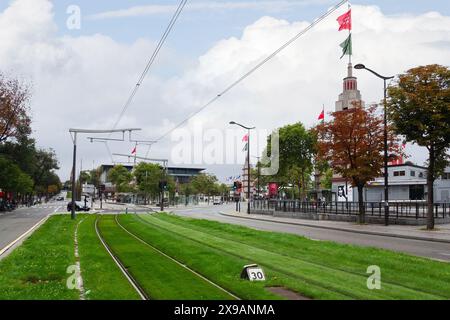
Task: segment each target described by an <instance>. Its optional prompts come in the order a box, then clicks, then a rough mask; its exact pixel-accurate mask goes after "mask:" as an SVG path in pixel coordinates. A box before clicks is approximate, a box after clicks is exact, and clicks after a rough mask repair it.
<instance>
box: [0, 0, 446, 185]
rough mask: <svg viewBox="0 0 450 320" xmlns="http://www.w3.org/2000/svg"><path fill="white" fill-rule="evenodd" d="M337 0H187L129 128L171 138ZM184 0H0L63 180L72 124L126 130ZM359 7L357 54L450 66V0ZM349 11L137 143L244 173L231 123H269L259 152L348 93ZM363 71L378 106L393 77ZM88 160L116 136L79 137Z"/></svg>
mask: <svg viewBox="0 0 450 320" xmlns="http://www.w3.org/2000/svg"><path fill="white" fill-rule="evenodd" d="M337 2H338V1H328V0H298V1H288V0H286V1H285V0H279V1H264V0H259V1H251V0H248V1H246V0H241V1H232V0H228V1H219V0H216V1H206V0H204V1H201V0H200V1H194V0H191V1H188V5H187V7H186V8H185V10H184V11H183V13H182V14H181V16H180V19H179V21H178V22H177V24H176V25H175V27H174V29H173V31H172V33H171V34H170V36H169V38H168V40H167V42H166V44H165V46H164V47H163V49H162V50H161V52H160V54H159V56H158V58H157V59H156V61H155V63H154V65H153V66H152V68H151V70H150V72H149V73H148V75H147V76H146V78H145V80H144V82H143V84H142V85H141V87H140V90H139V92H138V94H137V96H136V98H135V100H134V101H133V103H132V104H131V105H130V107H129V109H128V110H127V111H126V113H125V115H124V117H123V118H122V119H121V121H120V123H119V127H120V128H126V127H130V128H131V127H132V128H142V131H141V132H140V133H139V136H135V137H134V138H133V139H142V140H153V139H156V138H158V137H160V136H161V135H162V134H164V133H166V132H167V131H168V130H170V129H171V128H173V127H174V126H175V125H177V124H178V123H179V122H180V121H182V120H184V119H186V117H187V116H188V115H190V114H192V113H193V112H195V111H196V110H198V109H199V108H200V107H201V106H203V105H204V104H205V103H206V102H208V101H209V100H211V99H212V98H214V97H216V96H217V94H218V93H220V92H221V91H222V90H224V89H225V88H226V87H227V86H228V85H230V84H231V83H233V82H234V81H235V80H236V79H238V78H239V77H240V76H242V75H243V74H245V73H246V72H247V71H248V70H250V69H252V68H253V67H254V66H255V65H256V64H257V63H258V62H260V61H261V60H263V59H264V58H265V57H267V56H268V55H269V54H270V53H271V52H273V51H274V50H276V49H277V48H278V47H279V46H281V45H282V44H283V43H284V42H286V41H287V40H288V39H290V38H291V37H293V36H294V35H295V34H297V33H298V32H299V31H301V30H302V29H304V28H305V27H307V26H308V25H309V24H310V23H311V22H312V21H314V20H315V19H316V18H318V17H319V16H321V15H322V14H323V13H325V12H327V10H328V8H330V7H331V6H333V5H334V4H336V3H337ZM178 3H179V2H178V1H172V0H168V1H161V0H147V1H143V0H140V1H126V2H125V1H118V0H95V1H92V0H90V1H87V0H83V1H75V0H58V1H49V0H12V1H5V0H0V43H1V44H2V45H1V46H0V71H1V72H2V73H4V74H7V75H10V76H13V77H17V78H19V79H21V80H22V81H24V82H27V83H31V84H32V88H33V90H32V94H33V97H32V100H31V109H32V115H33V130H34V132H33V135H34V137H35V138H36V139H37V141H38V144H39V146H40V147H43V148H53V149H54V150H55V151H56V153H57V155H58V158H59V161H60V166H61V169H60V170H59V172H58V173H59V174H60V176H61V178H62V179H63V180H64V179H67V178H68V177H69V173H70V170H71V158H72V141H71V138H70V135H69V133H68V131H69V128H88V129H107V128H111V127H112V126H113V125H114V123H115V122H116V120H117V117H118V115H119V114H120V112H121V110H122V107H123V105H124V103H125V101H126V100H127V98H128V96H129V95H130V93H131V91H132V89H133V87H134V85H135V84H136V81H137V79H138V78H139V76H140V75H141V73H142V71H143V70H144V67H145V65H146V63H147V61H148V59H149V58H150V56H151V54H152V53H153V50H154V48H155V46H156V43H157V42H158V41H159V39H160V36H161V34H162V33H163V31H164V29H165V28H166V26H167V24H168V21H169V19H170V18H171V16H172V14H173V12H174V10H175V9H176V7H177V5H178ZM73 6H76V7H75V8H79V10H80V17H81V20H80V28H79V29H78V28H73V26H74V25H73V24H69V27H70V26H72V27H70V28H69V27H68V24H67V23H68V19H71V18H72V17H73V16H72V14H73V11H71V10H69V13H68V9H73V8H74V7H73ZM352 8H353V20H354V21H353V24H354V30H353V41H354V44H353V45H354V48H353V50H354V57H353V61H355V62H363V63H365V64H366V65H367V66H371V67H372V69H375V70H377V71H378V72H379V73H384V74H386V75H397V74H399V73H402V72H404V71H406V70H408V69H409V68H411V67H414V66H417V65H423V64H432V63H439V64H443V65H447V66H448V65H449V64H450V54H449V53H450V5H449V4H448V1H439V0H434V1H433V0H431V1H423V0H410V1H406V0H396V1H391V0H381V1H364V0H360V1H353V2H352ZM346 9H347V5H344V6H342V7H341V8H339V9H338V10H337V12H335V13H333V14H332V15H331V16H329V17H328V18H327V19H326V20H324V21H323V22H321V23H320V24H319V25H317V26H316V27H315V28H314V29H312V30H310V31H309V32H308V33H306V34H305V35H304V36H303V37H301V38H300V39H299V40H297V41H296V42H295V43H294V44H292V45H291V46H290V47H288V48H287V49H286V50H284V51H283V52H282V53H280V54H279V55H278V56H277V57H275V58H274V59H273V60H271V61H270V62H269V63H267V64H266V65H264V66H263V67H262V68H261V69H259V70H258V71H257V72H256V73H254V74H253V75H252V76H250V77H249V78H248V79H246V80H245V81H244V82H242V83H241V84H240V85H238V86H237V87H235V88H234V89H233V90H231V91H230V92H228V93H227V94H226V95H224V96H223V97H221V98H220V99H218V101H217V102H215V103H214V104H212V105H211V106H209V107H208V108H207V109H205V110H204V111H202V112H201V113H199V114H198V115H197V116H196V117H194V118H192V119H191V120H190V121H188V122H187V123H186V124H185V125H183V126H182V127H181V130H178V131H175V133H174V135H169V136H168V137H167V138H166V139H164V140H162V141H160V142H158V143H157V144H155V145H154V146H152V148H151V150H150V152H149V153H148V149H147V147H145V146H138V155H139V156H146V155H147V154H148V155H149V156H150V157H152V158H164V159H166V158H167V159H170V161H171V164H174V165H181V166H194V167H202V168H207V169H208V171H210V172H213V173H215V174H217V175H218V177H219V178H220V179H221V180H224V178H225V177H229V176H238V175H240V174H241V172H240V168H241V167H242V164H243V162H244V156H243V153H242V147H243V143H242V141H241V137H242V136H243V135H244V134H245V131H243V130H237V129H234V130H232V129H233V128H232V127H230V125H229V124H228V123H229V121H231V120H236V121H239V122H242V123H244V124H248V125H252V126H256V127H257V129H258V130H257V131H255V133H254V134H253V135H254V139H252V144H251V145H252V155H254V156H259V155H260V153H261V152H262V148H263V144H264V143H263V142H264V137H265V136H266V135H267V133H268V132H271V131H272V130H273V129H275V128H277V127H280V126H283V125H286V124H291V123H295V122H298V121H301V122H303V123H304V124H305V125H306V126H307V127H311V126H313V125H314V124H315V123H316V122H317V120H316V119H317V116H318V115H319V113H320V112H321V109H322V106H323V105H325V108H326V111H327V112H331V111H333V108H334V103H335V101H336V100H337V97H338V95H339V94H340V93H341V90H342V79H343V77H345V75H346V67H347V62H348V61H347V60H346V59H342V60H340V59H339V58H340V56H341V52H340V48H339V44H340V43H341V42H342V41H343V40H345V37H346V34H345V32H338V31H337V23H336V18H337V17H338V16H339V15H340V14H342V13H344V12H345V11H346ZM70 21H73V20H69V22H70ZM355 75H356V76H357V77H358V83H359V89H360V90H361V93H362V95H363V99H364V100H365V101H366V103H373V102H379V101H380V99H381V98H382V93H383V91H382V83H380V81H379V80H378V79H376V78H374V77H373V76H371V75H370V74H366V73H363V72H361V71H359V72H355ZM115 138H117V137H115ZM119 138H120V137H119ZM188 141H189V142H188ZM212 144H214V147H212ZM108 146H109V148H110V150H111V152H112V153H126V154H129V153H130V152H131V150H132V149H133V148H134V145H133V143H131V142H129V141H125V142H116V143H109V144H108ZM406 151H407V153H408V154H410V155H411V158H410V160H412V161H414V162H416V163H418V164H423V163H424V161H425V160H426V154H425V152H424V150H423V149H421V148H418V147H417V146H413V145H408V147H407V150H406ZM230 155H231V156H230ZM114 160H115V161H124V160H126V159H125V158H123V159H121V158H119V157H114ZM81 161H82V162H83V169H91V168H92V167H93V166H98V165H100V164H103V163H110V162H111V161H112V160H111V158H110V155H109V152H108V150H107V148H106V146H105V145H104V144H102V143H90V142H89V141H88V140H87V139H86V136H81V137H80V138H79V152H78V164H77V166H78V168H80V164H81ZM223 164H226V165H223Z"/></svg>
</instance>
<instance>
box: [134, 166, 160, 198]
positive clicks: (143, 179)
mask: <svg viewBox="0 0 450 320" xmlns="http://www.w3.org/2000/svg"><path fill="white" fill-rule="evenodd" d="M133 175H134V177H135V178H136V183H137V187H138V190H139V191H140V192H141V193H142V194H144V198H145V203H146V204H147V201H148V198H149V196H150V197H153V198H155V197H157V196H158V195H159V193H160V190H159V182H160V181H162V180H164V176H165V175H164V170H163V168H162V167H161V166H160V165H158V164H153V163H145V162H141V163H139V164H138V165H137V166H136V167H135V168H134V171H133Z"/></svg>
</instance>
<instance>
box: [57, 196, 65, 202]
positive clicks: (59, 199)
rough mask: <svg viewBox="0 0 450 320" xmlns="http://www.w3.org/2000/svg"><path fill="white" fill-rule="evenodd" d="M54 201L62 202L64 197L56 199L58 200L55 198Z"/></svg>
mask: <svg viewBox="0 0 450 320" xmlns="http://www.w3.org/2000/svg"><path fill="white" fill-rule="evenodd" d="M56 201H64V197H62V196H61V197H58V198H56Z"/></svg>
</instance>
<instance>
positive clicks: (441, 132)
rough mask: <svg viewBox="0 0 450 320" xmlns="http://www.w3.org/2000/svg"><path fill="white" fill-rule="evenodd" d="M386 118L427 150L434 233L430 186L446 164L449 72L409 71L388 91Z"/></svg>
mask: <svg viewBox="0 0 450 320" xmlns="http://www.w3.org/2000/svg"><path fill="white" fill-rule="evenodd" d="M388 93H389V101H388V110H389V117H390V119H391V120H392V122H393V124H394V127H395V130H396V132H397V133H398V134H401V135H404V136H405V138H406V141H408V142H414V143H416V144H418V145H419V146H422V147H426V148H427V150H428V174H427V186H428V219H427V228H428V229H434V215H433V202H434V194H433V184H434V181H435V179H436V177H437V176H438V175H439V174H440V173H441V171H442V170H443V169H444V168H445V166H446V165H447V164H448V159H449V155H448V150H449V148H450V70H449V68H447V67H444V66H440V65H428V66H421V67H417V68H413V69H411V70H408V71H407V72H406V73H405V74H402V75H400V76H399V77H398V81H397V83H396V84H395V85H394V86H391V87H390V88H389V90H388Z"/></svg>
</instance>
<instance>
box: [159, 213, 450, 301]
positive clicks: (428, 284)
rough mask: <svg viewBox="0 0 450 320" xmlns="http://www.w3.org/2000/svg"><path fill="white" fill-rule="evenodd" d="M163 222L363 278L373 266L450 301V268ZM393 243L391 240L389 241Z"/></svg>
mask: <svg viewBox="0 0 450 320" xmlns="http://www.w3.org/2000/svg"><path fill="white" fill-rule="evenodd" d="M155 217H156V218H158V219H161V220H163V221H166V222H170V223H175V224H177V225H181V226H184V227H189V228H192V229H195V230H198V231H201V232H207V233H210V234H213V235H215V236H218V237H221V238H224V239H230V240H234V241H238V242H245V243H246V244H249V245H251V246H254V247H257V248H262V249H265V250H268V251H272V252H277V253H279V254H283V255H287V256H291V257H295V258H297V259H301V260H304V261H308V262H311V263H314V264H319V265H322V266H326V267H331V268H334V269H339V270H343V271H346V272H350V273H355V274H360V275H364V276H366V273H365V272H366V269H367V266H370V265H377V266H379V267H380V268H381V270H382V277H383V279H384V280H385V281H388V282H392V283H398V284H401V285H402V286H406V287H410V288H415V289H417V290H420V291H427V292H430V293H432V294H435V295H438V296H442V297H445V298H447V299H448V298H449V297H450V264H449V263H445V262H439V261H434V260H431V259H426V258H421V257H415V256H411V255H407V254H402V253H397V252H393V251H389V250H382V249H378V248H368V247H359V246H353V245H345V244H337V243H334V242H329V241H312V240H309V239H307V238H304V237H300V236H296V235H292V234H280V233H276V232H264V231H258V230H254V229H250V228H246V227H241V226H236V225H231V224H223V223H219V222H214V221H210V220H200V219H186V218H181V217H178V216H174V215H167V214H160V215H156V216H155ZM393 241H395V239H393Z"/></svg>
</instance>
